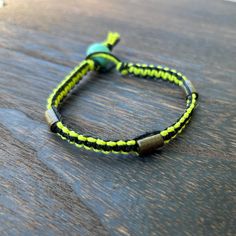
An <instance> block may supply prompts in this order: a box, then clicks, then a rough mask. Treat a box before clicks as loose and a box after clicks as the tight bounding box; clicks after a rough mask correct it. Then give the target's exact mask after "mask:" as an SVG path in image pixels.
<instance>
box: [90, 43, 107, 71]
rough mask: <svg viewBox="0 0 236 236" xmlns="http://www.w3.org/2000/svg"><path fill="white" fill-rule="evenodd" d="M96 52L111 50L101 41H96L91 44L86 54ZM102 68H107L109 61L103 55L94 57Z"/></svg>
mask: <svg viewBox="0 0 236 236" xmlns="http://www.w3.org/2000/svg"><path fill="white" fill-rule="evenodd" d="M95 52H110V50H109V48H108V47H107V46H105V45H103V44H101V43H94V44H92V45H90V46H89V47H88V49H87V52H86V55H87V56H88V55H90V54H92V53H95ZM93 59H94V60H95V61H96V62H97V63H98V64H99V65H100V66H101V67H102V68H105V67H106V66H107V64H108V63H109V61H108V60H107V59H105V58H102V57H94V58H93Z"/></svg>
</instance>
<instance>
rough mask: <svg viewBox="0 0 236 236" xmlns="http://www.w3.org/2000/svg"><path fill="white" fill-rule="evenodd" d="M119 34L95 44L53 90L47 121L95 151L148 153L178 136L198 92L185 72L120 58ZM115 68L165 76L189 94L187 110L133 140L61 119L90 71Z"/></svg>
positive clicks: (126, 72)
mask: <svg viewBox="0 0 236 236" xmlns="http://www.w3.org/2000/svg"><path fill="white" fill-rule="evenodd" d="M119 40H120V36H119V34H118V33H113V32H110V33H109V34H108V37H107V40H106V41H104V42H102V43H96V44H92V45H91V46H90V47H89V48H88V50H87V57H86V58H85V60H83V61H82V62H81V63H80V64H79V65H78V66H76V67H75V68H74V69H73V70H72V71H71V73H70V74H69V75H67V76H66V77H65V79H64V80H63V81H62V82H61V83H60V84H59V85H58V86H57V87H56V88H55V89H54V90H53V92H52V94H51V95H50V96H49V98H48V100H47V111H46V112H45V117H46V120H47V122H48V124H49V126H50V129H51V131H52V132H54V133H56V134H58V135H59V136H60V137H61V138H62V139H64V140H67V141H68V142H69V143H71V144H74V145H75V146H77V147H79V148H81V147H83V148H85V149H88V150H92V151H95V152H103V153H105V154H108V153H111V152H112V153H117V154H130V153H134V154H140V155H142V154H146V153H149V152H152V151H154V150H156V149H157V148H160V147H162V146H163V145H164V144H167V143H169V141H170V140H172V139H174V138H175V137H176V136H177V135H178V134H179V133H181V132H182V130H183V129H184V128H185V126H186V125H187V124H188V123H189V121H190V119H191V117H192V114H193V111H194V110H195V108H196V105H197V98H198V94H197V92H196V90H195V88H194V86H193V84H192V83H191V82H190V80H188V79H187V77H185V76H184V75H182V74H181V73H179V72H177V71H175V70H172V69H169V68H167V67H162V66H153V65H145V64H142V65H141V64H133V63H127V62H122V61H120V60H119V59H118V58H117V57H115V56H114V55H113V54H111V51H112V49H113V47H114V46H115V45H116V44H117V43H118V42H119ZM113 67H115V68H116V70H117V71H118V72H120V73H121V74H122V75H133V76H136V77H142V78H150V79H162V80H165V81H169V82H171V83H174V84H176V85H178V86H180V87H182V88H183V89H184V91H185V93H186V109H185V111H184V112H183V114H182V115H181V116H180V118H179V119H178V120H177V121H176V122H175V123H174V124H172V125H170V126H168V127H167V128H165V129H164V130H162V131H154V132H152V133H148V134H144V135H141V136H139V137H136V138H134V139H131V140H115V141H112V140H102V139H100V138H95V137H90V136H86V135H83V134H81V133H78V132H75V131H73V130H71V129H70V128H68V127H67V126H66V125H65V124H64V123H63V122H62V120H61V116H60V114H59V112H58V109H59V106H60V105H61V104H62V102H63V100H64V98H65V97H66V96H67V95H68V93H69V92H70V91H71V90H72V89H73V88H74V87H75V85H76V84H78V83H79V82H80V81H81V80H82V78H83V77H84V76H85V75H86V74H87V73H88V72H90V71H94V70H96V71H109V70H111V69H112V68H113Z"/></svg>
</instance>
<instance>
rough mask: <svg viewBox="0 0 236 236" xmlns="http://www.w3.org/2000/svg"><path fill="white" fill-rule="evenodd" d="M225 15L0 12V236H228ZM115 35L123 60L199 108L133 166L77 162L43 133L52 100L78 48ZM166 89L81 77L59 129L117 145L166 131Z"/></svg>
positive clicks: (101, 158)
mask: <svg viewBox="0 0 236 236" xmlns="http://www.w3.org/2000/svg"><path fill="white" fill-rule="evenodd" d="M235 26H236V4H235V3H233V2H228V1H223V0H218V1H213V0H212V1H201V0H199V1H194V0H189V1H186V0H179V1H160V0H155V1H154V0H149V1H139V0H137V1H129V2H127V1H124V0H119V1H109V0H104V1H96V0H90V1H89V0H87V1H76V0H68V1H66V0H61V1H56V0H51V1H39V0H34V1H31V0H24V1H23V0H22V1H13V0H9V1H7V5H6V6H5V7H4V8H1V9H0V71H1V73H0V101H1V103H0V132H1V135H0V234H1V235H115V236H116V235H135V236H139V235H140V236H141V235H235V234H236V228H235V225H236V178H235V177H236V154H235V151H236V141H235V133H236V118H235V117H236V105H235V99H236V96H235V95H236V92H235V91H236V79H235V78H236V70H235V56H236V28H235ZM109 30H113V31H118V32H120V34H121V37H122V41H121V43H120V44H119V45H118V46H117V47H116V49H115V51H114V53H115V54H116V55H117V56H118V57H120V58H121V59H123V60H127V61H133V62H141V63H142V62H143V63H154V64H161V65H167V66H168V67H171V68H172V67H173V68H176V69H177V70H179V71H181V72H183V73H184V74H185V75H187V76H188V77H189V78H190V80H192V81H193V83H194V84H195V86H196V88H197V90H198V91H199V94H200V99H199V106H198V108H197V110H196V113H195V114H194V117H193V119H192V122H191V124H190V125H189V127H188V128H187V129H186V131H184V133H183V135H181V136H179V137H178V138H177V139H176V140H174V141H173V142H171V143H170V144H169V145H168V146H166V147H165V148H164V149H163V150H162V151H160V152H157V153H156V154H154V155H151V156H149V157H146V158H144V159H142V158H137V157H132V156H128V157H124V156H115V155H107V156H105V155H103V154H96V153H92V152H89V151H86V150H79V149H77V148H76V147H74V146H72V145H70V144H67V143H66V142H63V141H62V140H60V138H58V137H56V136H55V135H53V134H51V133H50V132H49V131H48V127H47V124H46V122H45V120H44V111H45V104H46V99H47V97H48V95H49V93H50V92H51V90H52V89H53V88H54V87H55V86H56V85H57V84H58V83H59V81H61V80H62V78H63V77H64V76H65V75H66V74H67V73H68V72H69V71H70V70H71V68H73V67H74V66H75V65H76V64H77V63H78V62H79V61H80V60H82V59H83V58H84V56H85V51H86V47H87V46H88V45H89V44H90V43H92V42H97V41H102V40H104V39H105V37H106V34H107V32H108V31H109ZM184 103H185V102H184V99H183V93H182V91H181V90H179V89H175V87H174V86H172V85H171V84H168V83H161V82H158V81H148V80H142V79H137V78H126V77H122V76H120V75H118V74H117V73H115V72H113V73H111V74H104V75H98V74H92V75H91V76H89V77H88V78H87V79H86V80H85V81H84V82H82V84H81V85H80V86H79V87H78V89H77V90H76V91H74V93H73V95H72V97H71V98H70V99H68V100H67V101H66V103H65V105H64V109H63V112H62V113H63V116H64V117H65V121H66V122H67V124H68V125H70V126H72V127H74V128H75V129H77V130H79V131H80V132H83V133H86V134H89V135H95V136H98V137H101V138H108V137H109V138H114V139H120V138H121V139H123V138H131V137H133V136H137V135H140V134H142V133H144V132H145V131H152V130H155V129H162V128H164V127H165V126H167V125H169V124H171V123H172V122H173V121H174V120H175V119H177V117H178V116H179V115H180V114H181V112H182V111H183V109H184V105H185V104H184Z"/></svg>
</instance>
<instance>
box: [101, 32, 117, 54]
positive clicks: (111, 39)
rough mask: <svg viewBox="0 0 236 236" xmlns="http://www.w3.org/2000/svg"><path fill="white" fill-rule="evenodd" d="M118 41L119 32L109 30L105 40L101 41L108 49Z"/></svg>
mask: <svg viewBox="0 0 236 236" xmlns="http://www.w3.org/2000/svg"><path fill="white" fill-rule="evenodd" d="M119 41H120V34H119V33H118V32H109V33H108V35H107V38H106V40H105V41H104V42H103V43H102V44H103V45H105V46H106V47H108V48H109V50H110V51H112V49H113V48H114V47H115V46H116V44H117V43H119Z"/></svg>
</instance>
